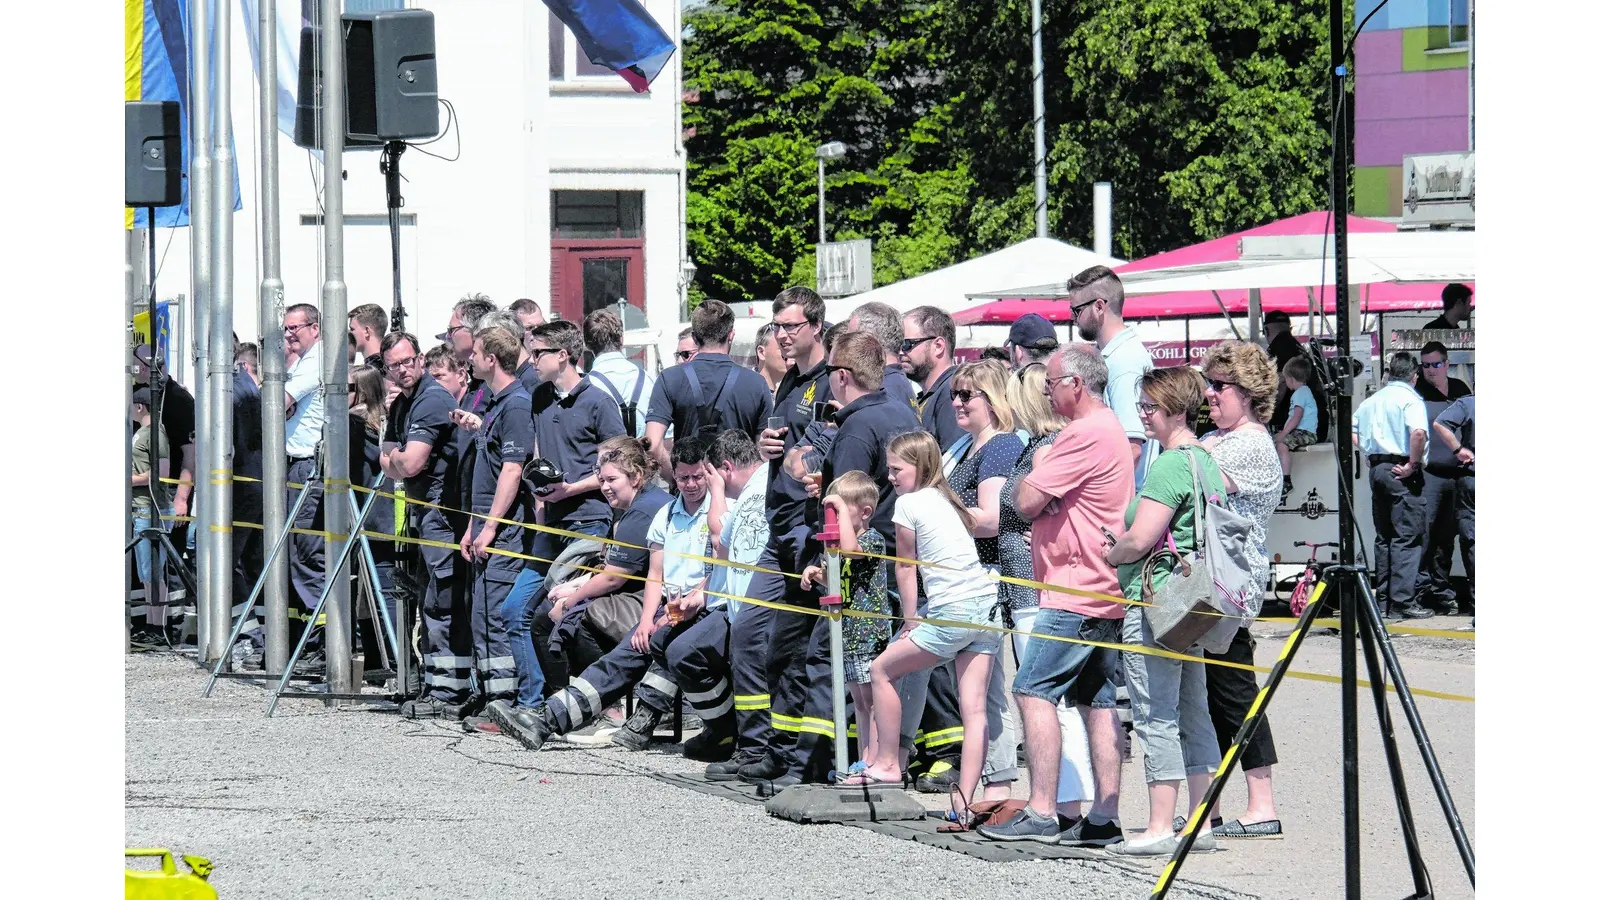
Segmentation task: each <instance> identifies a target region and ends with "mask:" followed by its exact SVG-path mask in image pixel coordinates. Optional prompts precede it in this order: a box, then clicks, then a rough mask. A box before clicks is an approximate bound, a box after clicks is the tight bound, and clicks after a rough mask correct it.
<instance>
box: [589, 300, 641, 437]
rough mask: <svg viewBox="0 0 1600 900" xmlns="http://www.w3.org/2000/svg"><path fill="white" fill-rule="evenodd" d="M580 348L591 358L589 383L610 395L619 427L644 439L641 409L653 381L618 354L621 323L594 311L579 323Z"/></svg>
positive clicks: (611, 315) (604, 311)
mask: <svg viewBox="0 0 1600 900" xmlns="http://www.w3.org/2000/svg"><path fill="white" fill-rule="evenodd" d="M583 345H584V346H585V347H588V348H589V351H590V352H591V353H593V354H594V361H593V362H592V363H590V364H589V380H590V381H591V382H593V383H594V384H595V385H597V386H598V387H600V389H601V390H604V391H605V392H606V393H607V394H609V395H611V397H612V398H613V399H615V400H616V401H617V408H618V409H619V410H621V411H622V427H623V429H624V430H625V431H626V432H627V433H628V434H631V435H633V436H634V437H637V438H642V437H644V412H645V410H644V409H642V408H641V406H642V405H648V404H649V402H650V392H651V391H653V390H655V387H656V379H655V377H654V376H652V375H651V374H650V373H648V372H646V371H645V370H644V366H641V365H639V364H638V363H636V362H634V361H633V360H631V359H629V358H628V357H626V356H624V355H623V353H622V319H620V318H618V317H617V314H616V313H614V312H612V311H611V310H609V309H597V310H595V311H594V312H592V313H590V314H588V315H587V316H585V317H584V319H583Z"/></svg>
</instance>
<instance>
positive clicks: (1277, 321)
mask: <svg viewBox="0 0 1600 900" xmlns="http://www.w3.org/2000/svg"><path fill="white" fill-rule="evenodd" d="M1262 321H1263V322H1265V323H1267V324H1268V325H1288V324H1289V314H1288V313H1286V312H1284V311H1283V310H1281V309H1275V310H1273V311H1272V312H1269V313H1267V317H1266V318H1265V319H1262Z"/></svg>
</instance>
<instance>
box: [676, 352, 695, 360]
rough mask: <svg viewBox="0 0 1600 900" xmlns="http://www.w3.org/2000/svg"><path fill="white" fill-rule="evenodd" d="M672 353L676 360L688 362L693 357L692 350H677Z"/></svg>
mask: <svg viewBox="0 0 1600 900" xmlns="http://www.w3.org/2000/svg"><path fill="white" fill-rule="evenodd" d="M672 355H673V356H675V357H677V359H678V362H688V361H689V360H691V359H694V351H693V350H679V351H678V352H677V353H674V354H672Z"/></svg>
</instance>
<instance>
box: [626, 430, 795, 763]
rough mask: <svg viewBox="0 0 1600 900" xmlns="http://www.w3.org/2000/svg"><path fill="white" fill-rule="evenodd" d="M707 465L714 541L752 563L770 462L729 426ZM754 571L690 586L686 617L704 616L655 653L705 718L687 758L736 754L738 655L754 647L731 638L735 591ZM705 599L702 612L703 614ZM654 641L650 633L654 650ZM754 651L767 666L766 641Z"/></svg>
mask: <svg viewBox="0 0 1600 900" xmlns="http://www.w3.org/2000/svg"><path fill="white" fill-rule="evenodd" d="M702 465H704V466H705V472H706V479H707V482H708V485H709V490H708V493H709V497H708V499H707V505H708V506H709V507H710V521H711V523H712V525H713V527H714V531H713V533H714V534H716V535H718V539H717V540H716V541H714V542H713V543H714V545H715V547H716V551H717V552H716V555H717V556H718V557H719V558H721V559H732V560H733V561H734V562H740V563H745V564H747V565H753V564H754V563H755V561H756V560H757V559H759V558H760V556H761V551H762V550H763V549H764V548H765V547H766V546H767V532H768V527H769V526H768V524H767V515H766V501H767V465H766V463H765V462H764V461H763V460H762V459H761V455H760V454H759V453H757V452H756V445H755V443H754V442H753V441H751V440H750V436H749V435H747V434H745V433H744V432H742V431H738V430H730V431H724V432H723V433H722V434H720V435H718V436H717V440H716V442H715V443H713V444H712V445H711V452H710V454H709V455H708V457H707V459H706V461H705V462H704V463H703V464H702ZM680 483H681V482H680ZM652 546H653V545H652ZM751 574H752V573H751V572H750V570H749V569H735V568H731V567H729V566H716V567H714V568H713V569H712V571H711V576H710V578H709V580H708V585H707V588H706V589H705V591H703V592H701V591H695V592H693V593H690V594H689V595H688V596H687V597H686V598H685V599H684V602H683V604H682V609H683V613H682V616H683V618H686V619H687V618H692V617H695V616H698V621H696V622H695V624H694V625H692V626H690V628H689V630H688V631H685V632H684V633H683V634H681V635H679V636H678V637H677V638H676V639H675V640H673V641H672V643H671V645H670V646H667V647H665V648H664V649H665V651H666V652H665V653H664V654H662V655H657V656H656V662H657V663H658V664H659V665H661V666H663V667H665V668H666V670H667V671H668V672H670V673H671V674H672V678H673V680H674V681H675V682H677V684H678V686H679V687H680V688H682V689H683V696H684V698H685V699H687V700H688V701H689V705H690V706H691V707H693V708H694V711H695V714H696V715H698V716H699V717H700V719H701V721H702V722H704V723H705V728H704V730H702V731H701V732H700V734H698V735H696V736H695V737H693V738H691V739H690V740H687V741H684V744H683V755H684V756H685V757H686V758H688V759H694V760H699V761H700V762H708V763H717V762H723V761H725V760H729V759H731V758H732V757H733V751H734V733H735V728H734V718H735V711H734V710H735V707H736V705H737V704H736V703H735V697H734V690H733V688H734V684H733V664H734V663H733V659H732V657H733V656H735V655H739V654H745V655H749V654H751V653H752V647H751V646H750V644H749V642H748V641H746V642H745V643H744V646H741V645H740V643H739V642H737V641H734V640H733V639H732V635H733V634H734V632H733V630H732V622H733V619H734V616H736V615H737V614H738V606H739V603H738V602H737V601H735V600H731V599H730V598H732V597H738V596H743V591H744V587H745V586H746V585H748V584H749V581H750V575H751ZM701 606H704V608H705V613H704V614H703V615H700V614H699V609H700V607H701ZM656 648H657V644H656V642H653V641H652V642H651V651H652V653H653V652H654V651H655V650H656ZM754 653H755V654H756V656H757V658H755V659H752V660H749V661H748V663H750V664H753V665H750V666H749V667H750V668H759V667H763V666H765V665H766V653H765V652H764V647H763V648H760V649H756V650H754ZM741 664H744V663H741ZM763 674H764V673H763Z"/></svg>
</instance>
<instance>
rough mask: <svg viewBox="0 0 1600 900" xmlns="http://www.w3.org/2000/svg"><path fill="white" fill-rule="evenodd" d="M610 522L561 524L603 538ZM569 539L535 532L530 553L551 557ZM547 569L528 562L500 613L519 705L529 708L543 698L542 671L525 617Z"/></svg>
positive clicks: (546, 565) (532, 608)
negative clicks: (514, 671) (515, 678)
mask: <svg viewBox="0 0 1600 900" xmlns="http://www.w3.org/2000/svg"><path fill="white" fill-rule="evenodd" d="M609 524H610V523H608V522H605V521H595V522H574V523H572V524H570V525H566V526H563V527H565V528H566V530H568V531H575V532H577V533H579V534H588V535H593V536H595V537H605V536H606V532H607V531H609V530H610V529H609V527H608V525H609ZM570 543H572V538H569V537H566V536H564V535H559V534H550V533H549V532H546V531H538V532H535V533H534V535H533V547H532V549H530V550H529V551H528V554H529V555H530V556H537V557H539V558H540V559H546V560H553V559H555V558H556V557H557V556H559V555H560V554H561V551H562V550H565V549H566V548H567V545H568V544H570ZM548 571H550V563H548V562H530V563H528V564H527V565H526V566H524V567H523V568H522V571H521V572H520V573H518V575H517V581H516V583H515V584H513V585H512V586H511V593H510V594H508V595H507V596H506V601H505V606H504V607H503V610H502V612H501V615H502V616H503V617H504V619H505V622H506V628H507V632H506V636H507V637H508V638H509V639H510V640H511V658H512V659H513V660H515V662H516V666H517V702H516V705H517V706H519V707H525V708H532V707H535V706H538V705H539V704H540V703H541V702H543V700H544V670H543V669H541V668H539V657H538V655H537V654H536V653H534V650H533V629H532V627H531V624H532V623H531V622H529V621H528V617H529V616H530V615H532V614H533V613H534V612H535V610H536V609H537V608H538V604H537V603H533V602H532V601H533V598H534V597H536V596H539V595H540V591H539V589H540V588H542V587H543V586H544V575H545V573H546V572H548Z"/></svg>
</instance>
